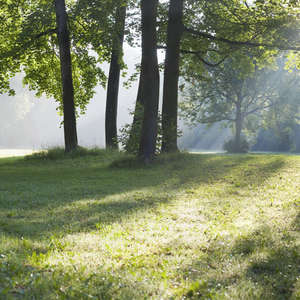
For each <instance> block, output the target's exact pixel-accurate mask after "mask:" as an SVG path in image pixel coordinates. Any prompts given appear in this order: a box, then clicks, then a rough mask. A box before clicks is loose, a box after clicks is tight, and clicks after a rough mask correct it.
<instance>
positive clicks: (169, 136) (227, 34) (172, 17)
mask: <svg viewBox="0 0 300 300" xmlns="http://www.w3.org/2000/svg"><path fill="white" fill-rule="evenodd" d="M57 3H59V1H58V0H57V2H56V4H57ZM131 4H136V5H138V6H136V7H139V5H140V4H139V2H138V1H98V0H97V1H93V2H90V1H86V0H81V1H76V2H73V1H67V2H66V14H67V15H68V18H67V21H68V23H67V24H68V31H69V39H70V57H71V59H70V61H71V65H72V77H73V90H74V104H72V105H71V106H73V107H74V106H75V109H73V113H72V114H73V115H75V114H78V113H79V112H78V111H79V110H80V111H81V112H83V111H84V110H85V109H86V105H87V103H88V102H89V100H90V99H91V98H92V97H93V95H94V88H95V86H96V85H97V84H98V83H100V84H102V85H103V86H104V85H106V76H105V74H104V72H103V71H102V70H101V68H100V66H99V64H100V63H102V62H104V61H107V62H110V61H111V67H112V68H111V69H112V70H116V69H115V67H114V65H115V66H117V67H118V69H119V70H118V71H116V72H113V73H114V74H115V75H116V76H115V79H114V84H113V85H111V84H109V87H108V97H107V117H106V133H107V141H106V143H107V145H108V146H116V143H115V140H116V131H117V130H116V111H117V110H116V106H117V88H118V85H119V84H118V78H119V72H120V68H122V67H124V64H123V63H122V60H121V56H122V55H121V54H122V52H121V51H120V49H121V44H122V34H123V33H122V31H123V28H124V17H125V14H124V11H125V8H126V6H127V5H131ZM156 4H157V3H156ZM1 5H2V7H1V9H2V11H3V14H4V12H5V14H6V15H8V16H11V19H10V18H7V21H5V19H3V21H4V23H5V24H4V26H3V28H6V29H7V32H8V35H7V36H8V40H9V41H14V42H13V43H7V36H4V35H1V36H0V40H1V47H2V48H1V49H0V60H1V64H2V65H3V66H4V69H5V70H3V71H2V72H0V73H1V74H2V75H1V76H2V77H1V78H0V82H1V84H2V87H3V89H4V90H5V89H6V90H8V89H9V86H8V79H9V76H10V75H13V74H14V73H15V72H17V71H19V70H20V67H21V66H22V70H23V71H24V73H25V77H24V83H25V84H28V85H29V86H30V88H31V89H34V90H36V91H37V95H41V94H42V93H46V95H47V96H53V97H54V98H55V100H56V101H58V103H59V109H60V110H61V111H63V101H62V99H63V97H62V85H61V79H62V78H61V75H60V74H61V73H60V69H61V65H60V60H59V39H58V36H57V33H58V31H57V29H58V28H57V26H56V13H55V9H54V6H53V5H49V3H48V2H47V1H30V2H22V1H18V3H15V4H13V5H12V4H11V3H10V2H9V1H4V0H2V2H1ZM143 5H144V4H143V2H141V9H140V10H142V8H143ZM118 8H122V9H123V12H121V13H120V11H119V10H118ZM158 12H159V13H158ZM158 12H157V11H154V12H153V13H152V15H153V16H152V23H153V24H154V23H155V29H156V28H158V33H157V36H156V32H155V36H156V37H155V39H157V40H158V41H159V45H157V43H156V41H154V39H152V41H151V43H150V42H149V41H150V39H149V36H150V35H148V33H146V32H147V31H145V28H143V26H142V31H140V28H141V27H140V23H139V14H138V15H137V20H138V22H131V20H132V19H133V11H132V10H130V11H129V13H128V15H129V16H130V19H129V21H128V22H127V25H129V24H130V26H131V28H130V29H131V30H132V31H133V32H134V34H133V35H131V36H130V37H129V38H128V36H127V40H131V42H132V44H135V42H136V41H137V40H135V38H136V37H141V38H142V40H143V43H142V47H143V50H142V52H143V54H142V56H143V57H147V55H149V53H150V52H151V53H153V57H154V56H155V55H154V50H153V49H155V48H156V47H158V48H164V49H166V60H165V74H164V89H163V112H162V127H163V137H162V151H166V152H167V151H174V150H177V101H178V100H177V99H178V76H179V74H180V75H181V76H183V77H184V78H185V79H186V80H187V81H189V80H193V78H196V77H197V78H198V80H199V78H201V76H204V75H205V72H207V69H206V68H205V67H204V66H210V67H213V66H216V67H217V66H219V65H220V64H222V63H223V62H224V64H225V62H226V60H228V59H229V60H230V59H231V60H238V61H239V66H236V69H238V70H239V71H238V72H240V74H239V75H238V78H239V80H241V78H243V75H241V74H242V73H243V72H244V73H245V74H246V73H247V74H250V73H251V72H254V71H256V69H259V67H260V66H261V65H262V64H263V62H264V61H266V60H267V59H268V57H269V56H270V55H275V54H277V53H279V52H280V51H282V50H284V49H294V50H296V49H298V48H297V47H298V44H299V30H298V27H299V25H298V23H299V22H298V21H297V13H298V10H297V7H296V6H295V5H294V4H293V3H289V2H287V3H284V5H283V4H282V1H272V3H269V2H268V3H265V2H261V1H254V2H253V3H247V1H245V2H240V1H236V0H234V1H222V2H220V1H203V0H201V1H200V0H199V1H198V0H197V1H182V0H171V1H170V2H162V3H161V4H160V6H159V10H158ZM3 14H2V15H3ZM134 18H135V16H134ZM145 18H146V17H145V14H142V19H144V21H145ZM12 19H13V20H14V21H15V23H14V24H16V26H12V25H11V24H12V22H11V21H9V20H12ZM118 23H120V24H121V25H120V26H118ZM144 24H145V23H144ZM167 25H168V26H167ZM151 26H152V25H151ZM126 28H128V27H126ZM152 28H154V26H152ZM119 29H120V31H119ZM126 32H127V33H128V31H126ZM153 32H154V31H153ZM146 35H147V36H146ZM151 36H153V37H154V34H152V33H151ZM148 42H149V43H148ZM116 45H118V46H116ZM116 49H118V51H117V52H118V54H117V55H116ZM114 52H115V54H114ZM180 53H181V54H180ZM249 57H251V59H249ZM113 58H114V60H113ZM142 60H143V62H142V71H141V74H140V82H141V85H140V91H139V95H138V99H139V100H140V102H141V103H145V105H146V106H147V108H146V110H144V112H143V121H142V122H143V129H142V130H143V133H142V134H141V137H140V145H139V146H140V151H139V152H140V155H141V156H143V157H146V156H148V158H149V157H150V156H153V154H154V153H155V147H154V146H153V145H154V144H155V142H156V132H157V108H158V102H157V96H156V95H158V91H157V90H158V88H157V85H158V84H157V82H158V79H157V78H158V76H157V75H155V76H154V75H153V74H154V73H155V74H157V71H156V65H157V64H156V62H154V61H155V59H153V68H155V70H154V69H153V72H152V71H151V72H148V71H147V72H146V73H145V71H143V69H144V70H145V69H146V68H148V67H146V66H145V59H143V58H142ZM12 61H13V63H12V64H10V62H12ZM253 61H254V62H255V63H253ZM154 66H155V67H154ZM151 67H152V66H151ZM211 72H212V71H211ZM9 74H10V75H9ZM110 77H111V79H112V76H110ZM153 78H156V79H155V80H154V79H153ZM145 82H147V85H148V86H149V85H151V82H153V83H154V82H155V83H154V85H153V86H152V88H149V87H148V86H146V85H145ZM148 83H149V84H148ZM112 86H113V88H112V89H111V87H112ZM147 88H148V92H145V91H146V90H147ZM110 91H113V93H112V94H114V96H113V97H110V96H109V95H110V94H111V93H110ZM151 93H153V97H152V96H151V97H152V100H149V97H150V94H151ZM67 94H68V95H70V94H71V93H67ZM147 99H148V100H147ZM150 106H151V108H150ZM144 108H145V107H144ZM150 111H151V113H150ZM154 111H155V113H154ZM64 113H65V114H66V112H64ZM67 119H68V118H67ZM73 119H74V118H73ZM236 119H239V118H238V117H237V118H236ZM72 122H73V124H75V122H74V121H72ZM240 123H241V122H239V121H237V124H240ZM146 124H147V125H146ZM239 126H240V125H238V126H236V127H237V128H239ZM237 132H239V130H237ZM70 135H71V136H74V138H73V140H74V141H75V140H76V138H75V134H74V131H73V133H72V134H71V133H70ZM150 137H151V138H150ZM73 144H75V143H74V142H73ZM71 148H73V149H74V148H75V147H71ZM145 149H148V150H145ZM150 149H151V150H150ZM145 151H146V152H147V153H151V155H150V154H147V155H146V154H145ZM149 155H150V156H149Z"/></svg>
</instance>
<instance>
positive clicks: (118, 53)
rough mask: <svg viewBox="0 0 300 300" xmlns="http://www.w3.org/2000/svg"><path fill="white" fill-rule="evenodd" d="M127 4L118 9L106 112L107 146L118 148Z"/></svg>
mask: <svg viewBox="0 0 300 300" xmlns="http://www.w3.org/2000/svg"><path fill="white" fill-rule="evenodd" d="M125 16H126V6H125V5H124V4H123V5H119V6H118V8H117V11H116V20H115V25H116V26H115V32H116V36H115V38H114V40H113V49H112V54H111V62H110V69H109V77H108V84H107V97H106V114H105V140H106V147H107V148H116V149H117V148H118V143H117V109H118V95H119V83H120V71H121V65H120V59H121V57H122V48H123V41H124V27H125Z"/></svg>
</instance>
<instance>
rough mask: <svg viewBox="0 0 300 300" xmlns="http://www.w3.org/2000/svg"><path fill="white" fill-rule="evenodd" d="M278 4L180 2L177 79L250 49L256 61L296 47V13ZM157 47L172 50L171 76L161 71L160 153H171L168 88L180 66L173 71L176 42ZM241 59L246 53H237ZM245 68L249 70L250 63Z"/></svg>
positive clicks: (172, 102)
mask: <svg viewBox="0 0 300 300" xmlns="http://www.w3.org/2000/svg"><path fill="white" fill-rule="evenodd" d="M175 2H176V3H177V4H178V5H179V1H175V0H170V9H169V22H170V21H171V17H172V15H173V16H174V17H175V16H176V15H175V13H174V14H171V9H172V7H173V5H174V7H175ZM281 4H282V3H281V1H272V3H271V2H262V1H254V3H247V1H243V2H241V1H236V0H233V1H230V2H229V1H222V2H220V1H215V0H213V1H203V0H197V1H185V2H184V14H183V16H184V17H183V22H182V21H181V20H180V17H179V14H177V24H176V26H178V27H177V33H178V36H177V37H176V36H175V35H174V40H176V38H179V37H180V36H181V37H182V40H181V49H180V52H181V53H182V54H183V61H182V65H183V68H182V70H181V71H182V76H184V77H185V78H193V76H194V74H195V73H198V74H200V73H202V72H205V69H204V67H203V66H204V65H208V66H217V65H219V64H220V63H221V62H222V61H224V60H225V59H226V58H228V57H229V56H230V55H231V54H234V55H236V54H237V53H239V52H245V51H246V52H249V49H252V50H251V51H252V52H253V53H255V55H253V57H254V59H256V61H257V62H258V61H263V60H264V59H265V58H266V57H267V56H268V55H271V54H274V53H275V52H276V51H278V50H284V49H298V48H297V47H299V41H300V39H299V30H298V29H299V22H298V21H297V14H298V9H297V8H296V6H295V4H294V3H292V2H289V3H288V4H287V5H281ZM180 8H182V7H181V6H180ZM178 11H180V10H179V6H178ZM170 24H172V23H169V25H170ZM180 26H181V27H180ZM170 28H171V25H170V26H168V38H167V43H168V41H169V38H170V36H171V35H170V34H169V33H170V32H169V30H170ZM174 28H175V25H174ZM297 28H298V29H297ZM162 48H166V52H167V53H168V52H171V51H172V52H173V61H174V62H175V63H174V65H173V66H172V67H174V69H173V72H172V73H166V74H165V78H164V82H165V84H166V86H165V84H164V96H163V97H164V103H163V147H162V150H163V151H174V150H176V148H177V128H176V122H177V110H176V109H175V107H176V106H177V95H176V91H177V85H176V86H175V84H173V88H171V85H172V84H171V82H173V80H172V78H175V75H174V74H177V73H178V72H179V64H178V67H176V70H175V65H177V64H176V61H177V58H179V52H177V53H176V54H175V49H178V41H177V44H176V46H174V45H173V48H171V49H169V46H168V44H167V45H166V46H162ZM241 56H245V55H244V54H243V53H242V55H241ZM167 63H168V62H167V57H166V66H165V68H166V70H165V72H168V68H167ZM244 67H245V68H246V69H247V68H248V69H249V65H245V66H244ZM250 67H251V64H250ZM174 82H175V81H174ZM174 125H175V126H174Z"/></svg>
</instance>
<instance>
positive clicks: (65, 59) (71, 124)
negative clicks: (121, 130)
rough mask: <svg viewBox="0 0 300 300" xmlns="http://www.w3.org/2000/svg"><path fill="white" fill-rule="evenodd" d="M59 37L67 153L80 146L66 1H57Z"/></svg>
mask: <svg viewBox="0 0 300 300" xmlns="http://www.w3.org/2000/svg"><path fill="white" fill-rule="evenodd" d="M55 11H56V21H57V37H58V43H59V53H60V68H61V83H62V92H63V109H64V136H65V150H66V152H69V151H75V150H76V149H77V146H78V144H77V143H78V142H77V130H76V112H75V103H74V90H73V79H72V63H71V52H70V38H69V31H68V22H67V18H68V17H67V13H66V6H65V1H64V0H55Z"/></svg>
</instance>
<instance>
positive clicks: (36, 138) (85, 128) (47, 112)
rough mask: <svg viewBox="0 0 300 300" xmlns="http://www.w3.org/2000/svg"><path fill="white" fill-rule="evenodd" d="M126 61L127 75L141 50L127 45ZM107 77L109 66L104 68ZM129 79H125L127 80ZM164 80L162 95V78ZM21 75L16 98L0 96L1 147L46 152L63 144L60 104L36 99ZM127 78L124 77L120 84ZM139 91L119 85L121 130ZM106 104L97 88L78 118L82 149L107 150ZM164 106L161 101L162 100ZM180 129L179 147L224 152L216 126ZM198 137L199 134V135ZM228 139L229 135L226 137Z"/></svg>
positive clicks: (16, 83) (102, 91) (103, 93)
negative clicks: (96, 148)
mask: <svg viewBox="0 0 300 300" xmlns="http://www.w3.org/2000/svg"><path fill="white" fill-rule="evenodd" d="M124 53H125V56H124V60H125V62H126V64H127V66H128V70H127V73H128V76H130V75H131V74H132V73H133V72H134V71H135V65H136V64H138V63H140V60H141V52H140V49H138V48H131V47H129V46H128V45H125V49H124ZM158 55H159V61H163V59H164V53H163V52H162V51H158ZM102 67H103V70H105V72H106V74H108V70H109V65H108V64H104V65H102ZM125 80H126V78H125ZM160 80H161V84H160V85H161V93H160V94H161V96H162V84H163V76H161V78H160ZM21 81H22V76H21V74H19V75H17V76H16V77H15V78H13V79H12V87H13V88H15V90H16V92H17V95H16V96H14V97H12V96H8V95H7V94H2V95H0V103H1V107H2V109H1V111H0V148H8V149H14V148H26V149H33V150H36V149H47V148H50V147H55V146H63V145H64V135H63V127H62V126H60V124H61V122H62V120H63V118H62V116H60V115H59V113H58V111H57V110H56V108H57V106H58V105H57V103H56V102H55V100H54V99H52V98H46V97H41V98H37V97H35V91H29V89H28V87H22V84H21ZM123 81H124V78H121V82H123ZM137 89H138V81H135V82H133V83H132V87H131V88H129V89H126V88H124V87H123V85H122V84H121V85H120V92H119V103H118V128H119V129H120V128H121V127H122V126H124V125H125V124H127V123H131V122H132V116H131V115H130V113H129V110H133V109H134V104H135V100H136V95H137ZM105 105H106V90H105V89H103V88H102V87H101V86H98V87H97V88H96V94H95V96H94V98H93V99H92V100H91V101H90V103H89V104H88V105H87V109H86V111H85V114H84V115H80V117H79V118H78V119H77V133H78V142H79V145H80V146H86V147H92V146H99V147H105V133H104V126H105ZM160 107H161V99H160ZM179 127H180V128H181V130H182V131H183V134H182V136H181V137H180V138H179V140H178V144H179V147H180V148H201V149H221V148H222V146H221V145H222V141H223V140H224V136H223V134H224V132H223V131H219V129H216V127H213V129H212V130H211V131H204V133H203V134H201V135H200V137H197V138H196V134H195V132H196V131H199V130H200V131H201V132H202V131H203V130H204V126H198V127H197V128H195V129H193V130H189V129H188V127H187V126H184V125H183V122H181V121H179ZM225 135H226V133H225ZM197 136H198V134H197ZM225 138H226V136H225Z"/></svg>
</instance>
